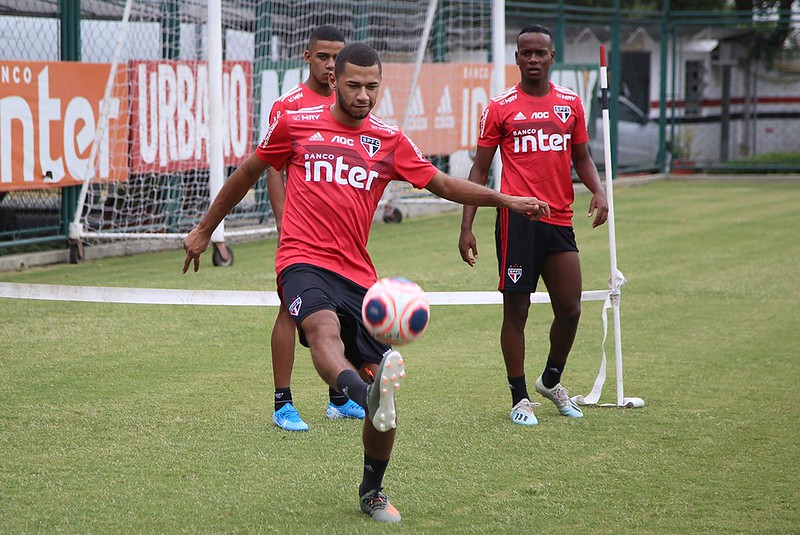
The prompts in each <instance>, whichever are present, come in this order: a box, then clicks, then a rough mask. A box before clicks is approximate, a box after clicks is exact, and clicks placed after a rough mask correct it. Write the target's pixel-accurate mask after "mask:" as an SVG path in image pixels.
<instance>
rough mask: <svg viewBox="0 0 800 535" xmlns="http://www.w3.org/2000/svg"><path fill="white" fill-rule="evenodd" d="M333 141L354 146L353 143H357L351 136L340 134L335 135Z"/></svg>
mask: <svg viewBox="0 0 800 535" xmlns="http://www.w3.org/2000/svg"><path fill="white" fill-rule="evenodd" d="M331 141H332V142H333V143H338V144H339V145H345V146H346V147H352V146H353V145H355V141H353V139H352V138H349V137H347V136H338V135H337V136H333V138H332V139H331Z"/></svg>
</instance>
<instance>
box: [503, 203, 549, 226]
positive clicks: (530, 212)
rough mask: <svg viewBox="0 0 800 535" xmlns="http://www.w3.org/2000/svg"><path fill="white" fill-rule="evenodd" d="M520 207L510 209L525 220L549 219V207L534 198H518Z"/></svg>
mask: <svg viewBox="0 0 800 535" xmlns="http://www.w3.org/2000/svg"><path fill="white" fill-rule="evenodd" d="M518 201H519V202H520V206H519V207H518V208H512V210H514V211H515V212H517V213H519V214H522V215H523V216H524V217H525V219H529V220H531V221H539V220H540V219H541V218H543V217H550V206H549V205H548V204H547V203H546V202H544V201H541V200H539V199H537V198H536V197H519V198H518Z"/></svg>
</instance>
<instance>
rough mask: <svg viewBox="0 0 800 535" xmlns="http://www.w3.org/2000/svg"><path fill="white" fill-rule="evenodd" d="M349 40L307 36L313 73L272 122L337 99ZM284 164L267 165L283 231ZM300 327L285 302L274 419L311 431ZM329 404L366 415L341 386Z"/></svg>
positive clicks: (275, 363)
mask: <svg viewBox="0 0 800 535" xmlns="http://www.w3.org/2000/svg"><path fill="white" fill-rule="evenodd" d="M344 44H345V40H344V35H342V32H340V31H339V30H337V29H336V28H334V27H332V26H320V27H318V28H316V29H315V30H314V31H313V32H311V35H310V36H309V39H308V48H307V49H306V51H305V52H304V53H303V59H304V60H305V62H306V63H308V67H309V72H308V78H306V81H305V82H303V83H300V84H298V85H296V86H295V87H294V88H292V89H291V90H290V91H288V92H287V93H286V94H284V95H283V96H281V97H280V98H279V99H278V100H276V101H275V103H274V104H273V105H272V110H271V111H270V114H269V122H270V123H272V122H273V121H274V120H275V119H277V118H278V117H280V116H281V115H284V114H286V112H287V111H293V110H299V109H301V108H311V107H314V106H319V105H324V104H333V103H334V102H335V100H336V96H335V95H334V93H333V88H332V87H331V86H330V83H329V81H330V75H331V73H332V72H333V67H334V64H335V62H336V55H337V54H338V53H339V51H340V50H341V49H342V47H343V46H344ZM283 175H284V173H283V170H278V169H273V168H271V167H270V168H269V169H267V191H268V192H269V199H270V204H271V205H272V212H273V213H274V214H275V224H276V226H277V228H278V236H279V237H280V233H281V226H282V223H283V221H282V220H283V206H284V199H285V197H286V188H285V186H284V179H283ZM296 331H297V328H296V327H295V324H294V321H292V318H291V317H290V316H289V312H288V311H287V310H286V309H285V308H283V307H280V308H279V309H278V316H277V317H276V318H275V326H274V327H273V328H272V335H271V338H270V345H271V348H272V379H273V381H274V384H275V405H274V408H275V412H274V413H273V415H272V421H273V422H275V425H277V426H278V427H280V428H281V429H285V430H286V431H308V424H307V423H306V422H305V421H303V419H302V418H301V417H300V413H299V412H298V410H297V409H296V408H295V406H294V403H293V401H294V400H293V399H292V389H291V382H292V369H293V367H294V350H295V341H294V340H295V332H296ZM328 398H329V402H328V406H327V407H326V408H325V415H326V416H327V417H328V418H329V419H331V420H335V419H338V418H356V419H363V418H364V409H362V408H361V407H360V406H358V404H357V403H355V402H353V401H351V400H349V399H347V397H345V396H344V395H342V394H341V393H340V392H338V391H337V390H336V389H334V388H331V387H328Z"/></svg>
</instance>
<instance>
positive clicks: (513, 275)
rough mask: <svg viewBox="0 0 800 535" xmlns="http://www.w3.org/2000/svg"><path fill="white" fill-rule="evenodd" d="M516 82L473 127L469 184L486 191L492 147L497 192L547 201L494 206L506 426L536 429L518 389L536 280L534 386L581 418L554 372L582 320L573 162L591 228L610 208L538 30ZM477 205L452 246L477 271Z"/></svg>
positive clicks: (577, 112)
mask: <svg viewBox="0 0 800 535" xmlns="http://www.w3.org/2000/svg"><path fill="white" fill-rule="evenodd" d="M514 56H515V58H516V62H517V66H519V70H520V73H521V78H522V80H521V81H520V83H519V84H517V85H516V86H514V87H513V88H511V89H509V90H508V91H506V92H505V93H503V94H501V95H499V96H496V97H494V98H492V99H491V101H490V103H489V105H488V106H487V107H486V109H485V110H484V112H483V115H482V116H481V120H480V132H479V136H478V148H477V152H476V155H475V160H474V162H473V165H472V169H470V173H469V180H470V181H472V182H475V183H477V184H486V179H487V177H488V173H489V167H490V165H491V162H492V158H493V157H494V154H495V152H496V151H497V147H498V146H499V147H500V156H501V158H502V162H503V171H502V174H501V187H500V191H502V192H504V193H508V194H510V195H530V196H536V197H538V198H539V199H542V200H545V201H547V203H548V204H549V205H550V211H551V212H550V215H549V216H548V217H543V218H541V219H540V220H539V221H529V220H526V219H524V218H519V217H517V214H515V213H513V212H511V211H509V210H507V209H505V208H501V209H499V210H498V213H497V223H496V227H495V241H496V249H497V262H498V267H499V275H500V284H499V288H498V289H499V290H500V291H501V292H502V293H503V324H502V327H501V331H500V345H501V347H502V351H503V358H504V360H505V365H506V372H507V375H508V382H509V387H510V388H511V405H512V410H511V421H512V422H514V423H515V424H521V425H536V424H537V423H538V422H537V419H536V416H535V415H534V412H533V404H532V403H531V401H530V398H529V396H528V389H527V384H526V382H525V324H526V322H527V320H528V310H529V308H530V304H531V302H530V294H531V292H535V291H536V286H537V283H538V280H539V277H541V278H542V280H544V283H545V285H546V286H547V291H548V293H549V294H550V300H551V303H552V307H553V316H554V317H553V323H552V325H551V327H550V352H549V354H548V356H547V363H546V365H545V368H544V371H543V373H542V375H541V376H540V377H538V378H537V379H536V382H535V385H534V386H535V388H536V390H537V392H539V393H540V394H541V395H542V396H544V397H546V398H548V399H550V400H551V401H553V403H555V404H556V406H557V407H558V410H559V412H560V413H561V414H563V415H564V416H568V417H572V418H580V417H581V416H583V413H582V412H581V409H580V408H579V407H578V406H577V404H575V402H573V401H572V400H571V399H570V398H569V394H568V392H567V389H566V388H564V387H563V386H561V373H562V372H563V371H564V366H565V364H566V362H567V357H568V356H569V352H570V350H571V349H572V343H573V341H574V340H575V333H576V332H577V330H578V320H579V319H580V315H581V267H580V261H579V259H578V247H577V245H576V243H575V233H574V232H573V228H572V202H573V200H574V188H573V185H572V175H571V170H570V163H572V165H574V167H575V171H576V172H577V174H578V177H579V178H580V180H581V182H583V184H584V185H585V186H586V187H587V188H588V189H589V191H591V192H592V194H593V195H592V199H591V201H589V216H590V217H591V216H592V215H594V221H593V223H592V226H593V227H597V226H599V225H602V224H603V223H604V222H605V221H606V218H607V217H608V201H607V199H606V194H605V190H604V189H603V186H602V184H601V183H600V177H599V176H598V174H597V168H596V167H595V165H594V162H593V161H592V159H591V157H590V155H589V149H588V144H587V141H588V139H589V136H588V134H587V132H586V121H585V117H584V110H583V104H582V103H581V100H580V98H579V97H578V95H577V94H576V93H575V92H574V91H571V90H569V89H567V88H564V87H561V86H558V85H556V84H554V83H552V82H550V67H551V66H552V65H553V62H554V60H555V50H554V49H553V42H552V39H551V36H550V32H549V30H548V29H547V28H545V27H544V26H538V25H536V26H530V27H526V28H524V29H523V30H522V31H521V32H520V33H519V35H518V37H517V50H516V52H515V54H514ZM476 210H477V208H476V207H474V206H465V207H464V212H463V216H462V219H461V235H460V237H459V241H458V248H459V251H460V252H461V258H462V259H463V260H464V262H466V263H467V264H469V265H470V266H473V265H475V260H476V258H477V256H478V249H477V244H476V240H475V235H474V234H473V233H472V223H473V220H474V219H475V212H476Z"/></svg>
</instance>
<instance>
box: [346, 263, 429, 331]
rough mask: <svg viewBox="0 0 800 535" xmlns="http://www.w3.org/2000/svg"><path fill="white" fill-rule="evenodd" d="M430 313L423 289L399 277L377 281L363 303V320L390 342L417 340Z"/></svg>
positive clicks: (424, 327)
mask: <svg viewBox="0 0 800 535" xmlns="http://www.w3.org/2000/svg"><path fill="white" fill-rule="evenodd" d="M430 315H431V309H430V305H429V304H428V298H427V297H425V292H423V291H422V288H420V287H419V286H418V285H417V284H416V283H415V282H412V281H410V280H408V279H403V278H399V277H387V278H385V279H381V280H379V281H378V282H376V283H375V284H373V285H372V287H371V288H370V289H369V290H367V293H366V295H365V296H364V302H363V303H362V305H361V319H362V320H363V321H364V325H365V326H366V328H367V331H369V333H370V334H371V335H372V337H373V338H375V339H376V340H378V341H379V342H382V343H384V344H389V345H403V344H408V343H409V342H413V341H414V340H416V339H417V338H418V337H419V336H420V335H421V334H422V333H424V332H425V329H426V328H427V327H428V319H429V318H430Z"/></svg>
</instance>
